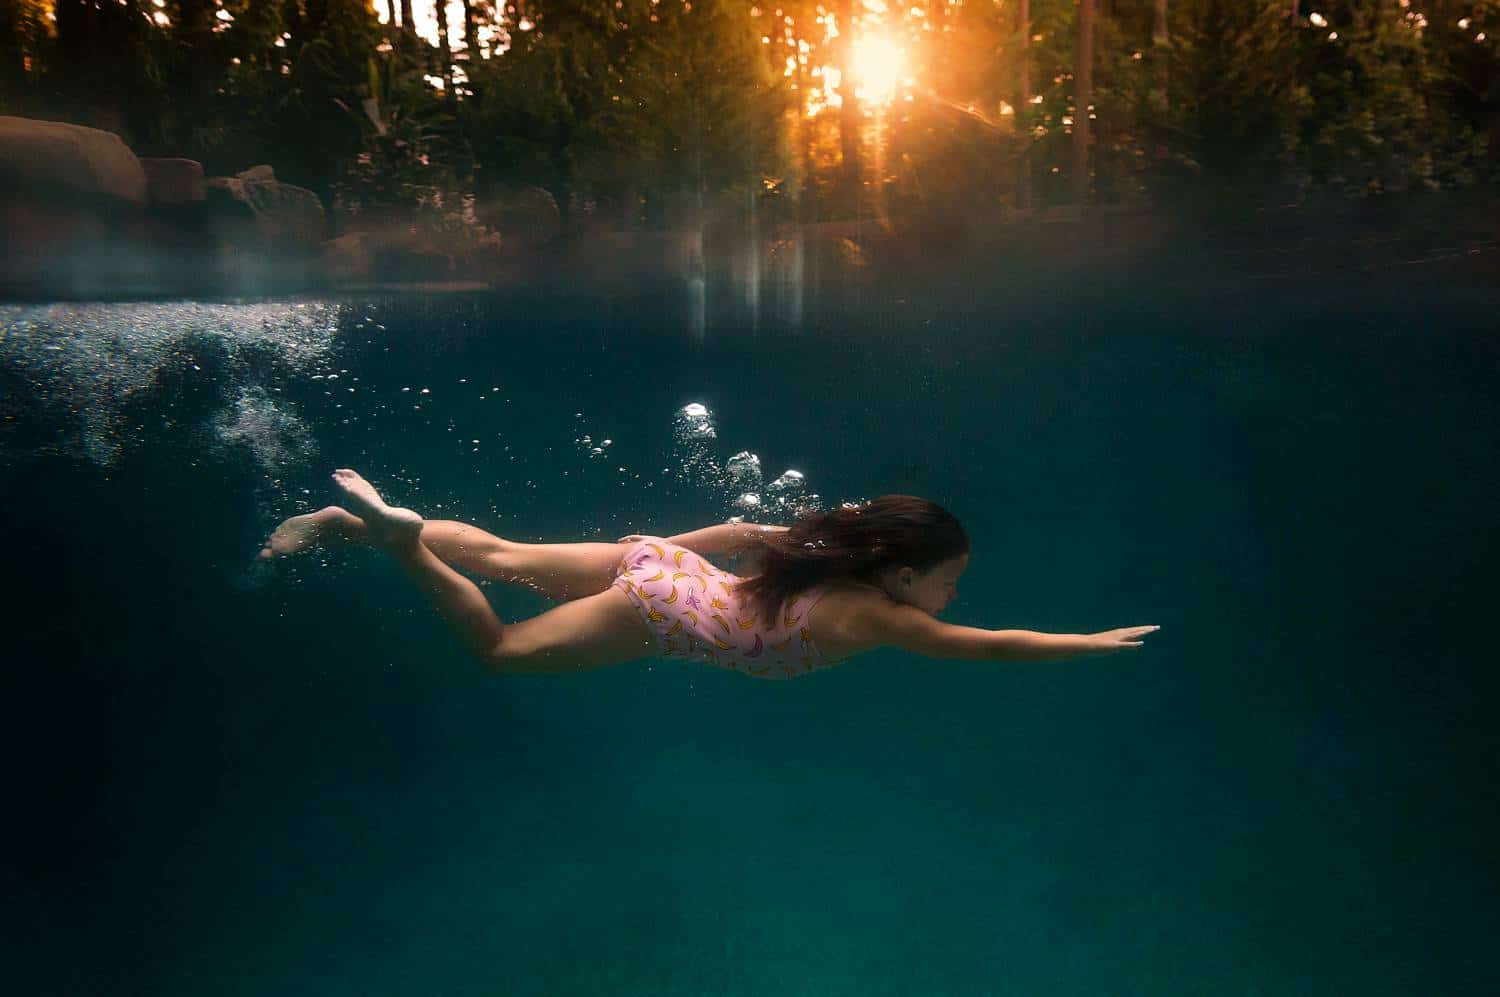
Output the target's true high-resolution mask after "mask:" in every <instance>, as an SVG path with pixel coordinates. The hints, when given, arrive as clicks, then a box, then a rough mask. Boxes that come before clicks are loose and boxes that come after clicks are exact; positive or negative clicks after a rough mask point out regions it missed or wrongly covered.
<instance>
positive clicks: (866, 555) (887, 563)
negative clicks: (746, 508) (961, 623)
mask: <svg viewBox="0 0 1500 997" xmlns="http://www.w3.org/2000/svg"><path fill="white" fill-rule="evenodd" d="M968 552H969V537H968V534H966V533H964V528H963V527H962V526H961V525H959V522H958V520H957V519H955V518H954V517H953V514H952V513H950V512H949V511H948V510H947V509H944V508H943V507H942V506H940V505H937V504H936V503H934V502H929V501H927V500H926V499H924V498H917V497H916V496H915V495H882V496H880V497H879V498H876V499H871V500H870V501H869V502H866V503H865V504H864V505H854V506H844V507H842V508H839V509H834V510H832V511H831V512H812V513H808V514H806V515H804V516H802V517H800V518H799V519H798V520H797V521H796V522H795V523H793V524H792V525H791V527H790V528H789V529H787V530H786V532H784V533H770V532H767V533H755V534H752V535H751V536H750V537H748V538H747V539H746V541H745V542H744V543H743V544H742V545H740V547H739V548H738V549H737V550H736V553H742V554H754V555H759V556H760V558H761V563H762V564H763V565H764V569H763V570H762V571H761V573H760V574H758V575H753V576H751V577H749V578H746V579H745V580H744V581H742V582H740V584H739V587H738V588H737V590H736V591H737V593H738V594H739V595H740V596H741V597H742V598H743V599H745V600H746V602H747V603H748V604H749V605H750V606H751V607H752V608H753V609H754V611H755V612H756V613H757V614H758V615H761V616H765V615H767V614H771V613H775V612H776V611H777V610H778V609H779V608H780V607H781V604H782V603H783V602H785V601H786V600H787V599H788V598H790V597H791V596H793V595H796V594H797V593H798V592H801V591H803V590H804V589H807V588H811V587H812V586H814V585H821V584H824V583H827V582H833V581H844V580H848V581H862V582H872V583H873V582H874V581H875V579H876V578H878V577H879V576H880V573H881V572H882V571H884V570H885V569H886V568H888V567H891V566H893V565H894V566H901V567H906V566H910V567H912V568H915V569H916V570H917V571H929V570H931V569H932V568H933V567H934V566H935V565H937V564H940V563H941V562H943V561H947V560H950V559H952V558H955V557H959V556H961V555H963V554H967V553H968Z"/></svg>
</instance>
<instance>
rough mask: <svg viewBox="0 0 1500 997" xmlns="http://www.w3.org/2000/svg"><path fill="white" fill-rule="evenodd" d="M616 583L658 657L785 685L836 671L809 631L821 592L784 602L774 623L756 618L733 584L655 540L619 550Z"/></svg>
mask: <svg viewBox="0 0 1500 997" xmlns="http://www.w3.org/2000/svg"><path fill="white" fill-rule="evenodd" d="M616 570H617V574H616V576H615V580H614V583H613V584H614V587H615V588H617V589H620V590H621V591H622V592H624V593H625V594H626V595H628V596H630V600H631V601H632V602H634V603H635V606H636V609H638V610H640V613H641V619H642V620H644V621H645V623H646V628H647V629H648V630H650V631H651V632H652V633H654V634H655V635H656V639H657V643H658V645H659V647H658V653H659V654H660V655H661V656H662V657H664V658H684V659H690V660H693V661H707V662H709V663H710V664H714V665H718V666H719V667H720V668H727V669H730V670H732V671H738V672H743V673H744V674H746V675H752V676H754V677H755V678H763V679H789V678H797V677H798V676H801V675H806V674H807V673H809V672H812V671H814V670H816V669H819V668H826V667H830V666H832V665H836V664H838V663H839V662H837V661H832V662H830V661H824V660H823V656H822V655H821V654H820V653H819V652H818V649H817V647H816V646H814V644H813V641H812V633H811V631H809V630H808V627H807V612H808V610H810V609H812V607H813V606H815V605H817V603H818V600H819V599H821V598H823V592H824V589H823V587H821V586H819V587H816V588H811V589H808V590H807V591H806V592H802V593H800V594H798V595H795V596H793V597H792V598H790V599H788V600H787V601H786V603H785V604H784V605H783V606H782V607H781V611H780V612H779V613H777V614H776V618H775V619H773V620H764V619H758V618H756V616H755V614H754V613H753V612H751V611H750V610H749V609H748V608H746V607H743V606H742V605H741V604H740V600H739V598H738V597H737V596H736V595H735V589H736V587H737V586H738V584H739V581H740V579H739V577H738V576H737V575H732V574H730V573H728V572H727V571H720V570H719V569H718V568H716V567H714V566H713V565H712V564H709V563H708V562H707V561H706V560H704V559H703V558H702V557H700V556H698V555H697V554H695V553H693V552H692V551H690V550H688V549H687V548H686V547H679V546H678V545H677V544H673V543H668V542H667V541H666V540H663V539H662V538H660V537H647V538H645V539H643V540H638V541H636V542H635V543H634V544H631V545H630V546H629V547H627V548H626V549H625V556H624V557H623V558H621V560H620V566H619V568H618V569H616Z"/></svg>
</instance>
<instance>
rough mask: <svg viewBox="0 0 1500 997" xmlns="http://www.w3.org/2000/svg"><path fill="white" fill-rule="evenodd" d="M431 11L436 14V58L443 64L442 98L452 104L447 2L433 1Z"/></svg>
mask: <svg viewBox="0 0 1500 997" xmlns="http://www.w3.org/2000/svg"><path fill="white" fill-rule="evenodd" d="M432 6H433V9H434V11H435V12H436V13H437V29H438V58H439V59H441V60H442V62H443V68H442V72H441V74H440V75H441V76H442V78H443V97H444V98H445V99H446V100H447V101H448V103H450V104H451V103H453V101H454V99H455V95H454V93H453V50H452V49H451V48H449V47H448V10H447V7H448V3H447V0H433V4H432Z"/></svg>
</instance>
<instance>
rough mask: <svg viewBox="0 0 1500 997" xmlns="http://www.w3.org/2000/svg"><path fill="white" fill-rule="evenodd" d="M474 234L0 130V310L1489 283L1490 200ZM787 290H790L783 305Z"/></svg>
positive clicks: (528, 208)
mask: <svg viewBox="0 0 1500 997" xmlns="http://www.w3.org/2000/svg"><path fill="white" fill-rule="evenodd" d="M482 217H483V224H480V225H477V226H470V227H468V228H465V229H464V230H463V231H461V232H455V233H445V232H441V231H434V230H433V229H432V228H431V226H428V225H424V224H421V223H419V220H418V219H415V218H413V217H411V216H404V215H401V214H399V213H388V214H384V215H380V216H373V215H370V214H365V215H351V216H343V215H340V216H339V217H337V218H332V217H329V215H328V213H327V212H326V211H325V209H324V206H323V204H322V203H321V201H320V200H319V198H318V196H317V195H316V194H315V193H314V192H313V191H310V190H307V189H305V188H302V187H298V186H296V185H293V184H289V183H286V182H284V181H282V180H280V179H278V178H277V176H276V174H275V171H274V169H273V168H272V167H271V166H269V165H256V166H251V167H249V168H247V169H244V170H242V171H240V172H238V173H236V174H234V175H233V176H217V177H216V176H206V175H205V173H204V169H203V167H202V165H201V164H199V163H197V162H195V161H193V160H189V159H180V158H138V157H137V156H136V155H135V154H134V153H133V152H131V150H130V149H129V148H128V147H127V146H126V145H125V143H124V142H122V141H121V140H120V138H119V137H118V136H116V135H114V134H112V133H110V132H106V131H100V130H98V129H94V128H86V127H83V126H79V125H72V124H65V123H61V122H53V121H41V120H35V119H27V118H17V117H5V116H0V249H3V251H0V299H12V300H26V299H29V300H43V299H55V298H63V299H80V298H118V297H223V296H260V295H282V294H296V293H369V292H374V291H396V292H415V293H440V292H451V291H485V290H510V289H523V288H538V287H540V288H551V289H553V290H561V291H565V292H570V291H572V290H575V289H576V290H580V291H583V290H602V291H605V292H611V291H620V292H627V293H629V292H642V291H644V292H647V293H655V291H657V290H660V289H664V288H665V289H670V288H672V287H674V286H675V287H679V288H691V287H692V286H694V285H696V286H697V287H698V288H699V289H700V291H699V292H697V293H701V288H702V286H703V284H704V282H705V281H706V282H708V283H710V284H713V285H715V286H718V287H721V288H730V289H732V293H733V294H734V295H738V296H741V297H743V296H745V295H747V294H750V293H755V294H763V293H765V290H766V289H769V288H770V287H772V286H776V285H780V286H782V287H786V286H789V285H791V284H797V285H798V286H799V287H800V286H801V284H803V283H807V284H810V285H817V284H819V283H820V282H821V283H823V284H825V285H828V286H834V285H838V286H842V287H848V286H851V285H855V284H859V283H870V284H881V283H889V282H891V281H908V282H912V281H942V280H943V279H945V278H948V277H952V276H955V275H957V274H963V275H965V276H973V277H975V278H976V279H992V278H994V277H995V276H996V275H1001V274H1007V273H1008V274H1012V275H1016V274H1029V275H1031V276H1033V277H1037V278H1040V279H1044V280H1047V281H1049V282H1054V281H1065V280H1068V279H1071V278H1073V277H1076V276H1077V275H1079V274H1080V273H1106V274H1118V273H1120V272H1122V271H1123V270H1138V271H1141V272H1144V273H1172V272H1175V271H1177V270H1180V269H1184V268H1186V269H1192V268H1193V267H1197V266H1203V265H1205V264H1206V262H1207V261H1209V260H1210V259H1212V260H1213V261H1214V263H1213V265H1215V266H1217V267H1219V268H1220V269H1224V270H1228V271H1232V272H1236V273H1242V274H1244V275H1245V276H1248V277H1270V278H1273V279H1277V280H1281V279H1286V280H1295V279H1300V278H1316V277H1317V276H1318V275H1320V274H1324V275H1326V274H1329V273H1336V272H1347V271H1364V272H1369V273H1379V272H1380V271H1382V270H1387V269H1388V268H1390V267H1399V266H1407V267H1410V266H1413V265H1422V266H1424V267H1426V268H1427V269H1429V270H1433V269H1444V268H1446V269H1448V270H1454V271H1457V272H1458V273H1459V274H1460V275H1470V274H1479V275H1481V276H1483V277H1487V278H1488V277H1494V276H1500V267H1497V260H1500V198H1497V196H1496V194H1495V192H1493V191H1477V192H1465V193H1463V194H1451V195H1423V196H1421V197H1417V196H1408V197H1406V198H1397V197H1394V196H1392V197H1386V198H1382V199H1377V200H1373V201H1345V200H1332V199H1330V200H1324V201H1320V202H1316V203H1310V202H1306V201H1302V202H1300V203H1291V204H1284V205H1276V204H1271V205H1267V206H1266V207H1265V208H1263V209H1262V210H1260V211H1258V212H1257V213H1256V214H1255V215H1254V217H1252V218H1250V219H1249V220H1248V221H1247V220H1246V219H1245V218H1243V217H1241V218H1239V219H1238V220H1237V221H1235V222H1234V223H1232V224H1219V225H1213V224H1209V225H1205V224H1204V220H1203V218H1201V217H1195V218H1193V219H1192V220H1191V221H1189V220H1185V216H1183V215H1182V214H1180V213H1178V214H1173V213H1169V212H1165V211H1161V210H1152V209H1149V208H1143V207H1140V206H1135V207H1123V206H1116V207H1096V208H1090V209H1088V210H1086V211H1085V210H1079V209H1077V208H1068V207H1061V208H1053V209H1050V210H1044V211H1038V212H1032V213H1027V214H1025V215H1019V214H1015V213H1011V214H1004V213H1002V214H1000V215H993V213H991V214H990V215H986V214H985V213H984V212H981V211H975V212H974V213H973V214H972V215H966V216H964V217H958V218H922V219H895V220H892V219H886V220H884V221H876V220H873V219H863V220H853V221H837V222H826V223H821V224H817V225H810V226H803V227H801V228H796V227H793V228H790V229H783V230H781V231H778V232H768V231H765V230H764V228H762V229H761V230H759V231H756V230H755V228H754V226H746V225H745V224H744V222H745V219H744V218H738V219H736V218H726V217H718V218H714V217H709V218H707V219H705V220H704V222H703V224H701V225H700V226H698V227H694V228H688V227H682V226H679V227H677V228H675V229H671V230H668V231H638V230H619V229H616V228H610V227H608V226H606V225H605V224H604V223H603V222H601V221H600V220H598V219H585V220H584V221H582V222H575V223H564V221H563V220H562V218H561V215H560V213H559V211H558V208H557V205H556V203H555V202H554V201H553V200H552V197H551V195H550V194H549V193H547V192H546V191H543V190H540V189H537V188H522V189H520V190H518V191H516V192H514V193H513V194H512V195H511V196H510V197H509V198H508V200H506V201H505V202H504V203H498V204H493V205H486V206H485V207H484V212H483V216H482ZM799 293H800V292H799Z"/></svg>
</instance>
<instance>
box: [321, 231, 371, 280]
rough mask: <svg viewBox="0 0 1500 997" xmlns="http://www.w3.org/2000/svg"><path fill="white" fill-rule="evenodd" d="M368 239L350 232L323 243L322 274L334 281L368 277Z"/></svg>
mask: <svg viewBox="0 0 1500 997" xmlns="http://www.w3.org/2000/svg"><path fill="white" fill-rule="evenodd" d="M370 267H371V255H370V246H369V238H368V236H366V235H365V233H363V232H351V233H349V234H348V235H341V236H339V237H338V238H337V239H329V240H328V241H327V242H325V243H323V272H324V273H326V274H327V275H328V276H329V277H331V278H332V279H334V280H355V279H358V278H363V277H368V276H369V275H370Z"/></svg>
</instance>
